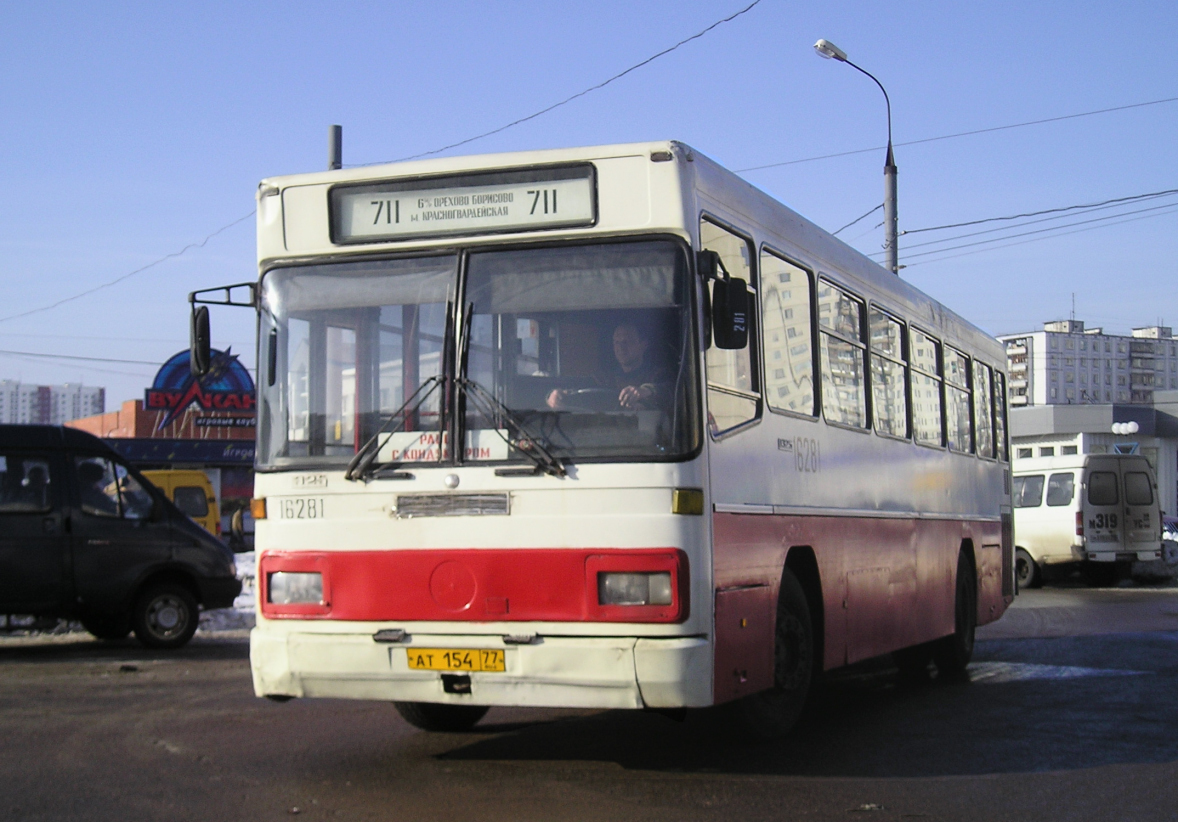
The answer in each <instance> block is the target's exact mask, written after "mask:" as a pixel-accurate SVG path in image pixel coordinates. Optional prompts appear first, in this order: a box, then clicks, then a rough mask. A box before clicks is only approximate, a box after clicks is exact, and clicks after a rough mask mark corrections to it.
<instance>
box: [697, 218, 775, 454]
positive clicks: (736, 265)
mask: <svg viewBox="0 0 1178 822" xmlns="http://www.w3.org/2000/svg"><path fill="white" fill-rule="evenodd" d="M699 244H700V247H701V248H702V249H704V250H707V251H715V252H716V253H717V254H719V255H720V260H721V262H722V263H723V264H724V270H725V271H727V272H728V274H729V275H730V276H732V277H737V278H739V279H742V280H744V281H745V282H746V283H748V286H749V290H750V291H753V292H755V291H756V283H755V281H754V279H753V270H752V262H751V261H752V246H751V244H750V243H749V241H748V240H746V239H744V238H743V237H740V236H738V235H736V234H734V233H733V232H731V231H729V230H727V229H725V228H722V227H720V226H719V225H716V224H715V223H713V222H711V221H709V220H707V219H703V220H701V221H700V224H699ZM705 285H706V287H707V288H709V289H710V288H711V284H710V283H708V284H705ZM750 299H755V298H753V297H751V295H750ZM755 314H756V312H755V311H754V312H752V313H751V314H750V317H752V316H755ZM751 336H752V335H751V334H750V337H751ZM752 357H753V346H751V345H746V346H745V347H744V348H742V349H740V350H735V351H734V350H729V349H722V348H717V347H716V346H715V342H714V341H713V344H712V345H711V347H709V348H708V350H707V353H706V354H705V362H706V364H707V374H708V430H709V431H710V432H711V434H712V435H713V436H716V435H718V434H721V433H723V432H725V431H728V430H730V429H732V428H736V427H737V426H739V425H743V424H744V423H746V422H749V421H750V420H754V419H756V418H757V417H759V416H760V414H761V398H760V394H759V391H760V386H758V385H757V382H758V380H757V372H756V367H755V365H754V363H753V360H752Z"/></svg>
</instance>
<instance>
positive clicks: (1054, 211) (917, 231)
mask: <svg viewBox="0 0 1178 822" xmlns="http://www.w3.org/2000/svg"><path fill="white" fill-rule="evenodd" d="M1169 194H1178V188H1168V189H1166V190H1165V191H1153V192H1150V193H1149V194H1134V195H1132V196H1129V197H1114V198H1113V199H1111V200H1101V201H1100V202H1098V203H1084V204H1081V205H1070V206H1061V207H1060V208H1047V209H1044V210H1043V211H1028V212H1026V213H1025V214H1010V215H1007V216H1005V217H986V218H985V219H982V220H969V221H968V222H964V223H948V224H947V225H934V226H929V227H928V228H913V229H910V230H908V231H902V232H901V233H902V234H920V233H921V232H924V231H941V230H943V229H947V228H964V227H965V226H971V225H981V224H982V223H993V222H998V221H1000V220H1021V219H1023V218H1025V217H1038V216H1039V215H1040V214H1057V213H1060V212H1064V211H1075V210H1077V209H1089V208H1092V209H1095V208H1100V207H1102V206H1107V205H1112V204H1114V203H1128V202H1132V201H1134V200H1147V199H1151V198H1153V197H1164V196H1166V195H1169ZM874 210H875V209H872V211H874ZM867 213H868V214H870V213H871V212H870V211H869V212H867ZM864 216H866V215H864ZM859 219H860V220H861V219H863V218H862V217H860V218H859ZM855 222H858V220H856V221H855ZM839 231H842V229H841V228H840V229H839ZM835 233H836V234H837V233H838V231H836V232H835Z"/></svg>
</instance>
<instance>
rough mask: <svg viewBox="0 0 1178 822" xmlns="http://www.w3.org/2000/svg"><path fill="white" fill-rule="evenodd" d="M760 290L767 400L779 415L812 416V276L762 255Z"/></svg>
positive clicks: (789, 264)
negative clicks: (787, 412) (782, 413)
mask: <svg viewBox="0 0 1178 822" xmlns="http://www.w3.org/2000/svg"><path fill="white" fill-rule="evenodd" d="M760 285H761V351H762V352H763V353H762V356H763V357H764V359H765V398H766V400H767V401H768V403H769V407H770V408H772V409H774V410H777V411H792V412H794V413H796V414H805V415H806V416H809V417H813V416H814V415H815V414H816V413H817V409H816V408H815V398H816V395H815V393H814V347H813V345H812V344H811V340H812V336H811V329H812V322H811V317H810V294H811V291H812V286H811V279H810V272H808V271H806V270H805V269H803V268H799V267H798V266H796V265H794V264H793V263H789V262H786V261H785V260H784V259H782V258H781V257H778V256H777V255H776V254H774V253H772V252H770V251H768V250H762V251H761V282H760Z"/></svg>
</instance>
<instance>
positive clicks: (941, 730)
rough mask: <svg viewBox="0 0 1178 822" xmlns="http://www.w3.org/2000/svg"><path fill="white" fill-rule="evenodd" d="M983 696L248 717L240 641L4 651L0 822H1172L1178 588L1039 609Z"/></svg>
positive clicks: (831, 692)
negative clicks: (785, 726) (781, 725)
mask: <svg viewBox="0 0 1178 822" xmlns="http://www.w3.org/2000/svg"><path fill="white" fill-rule="evenodd" d="M981 637H982V640H981V641H980V642H979V644H978V648H977V653H976V656H975V660H976V661H975V663H974V665H973V666H972V667H971V671H970V681H957V682H944V681H937V680H936V679H935V678H933V679H930V680H928V681H925V682H918V683H910V682H908V683H906V682H901V681H900V680H899V678H898V676H897V674H896V672H895V670H894V669H893V668H891V667H890V666H889V665H888V664H887V662H886V660H876V661H873V662H871V663H866V664H863V665H859V666H856V667H854V668H852V669H849V670H846V671H843V672H840V673H839V674H837V675H835V676H831V677H830V678H829V680H828V681H827V682H826V684H825V685H824V686H823V687H822V689H821V690H820V691H819V693H818V695H817V696H816V698H815V700H814V705H813V707H812V710H811V711H810V714H809V716H808V717H807V718H806V719H805V720H804V722H803V724H802V726H801V727H800V728H799V729H798V730H797V731H796V733H795V734H794V735H793V736H792V737H790V738H789V739H786V740H782V741H779V742H774V743H767V744H756V745H752V744H747V743H744V742H741V741H739V740H735V739H733V738H732V737H731V736H729V734H728V733H727V731H726V725H725V722H724V715H723V711H705V712H699V713H697V714H695V715H692V716H690V717H689V718H688V720H687V721H685V722H682V723H678V722H674V721H672V720H670V719H666V718H664V717H661V716H657V715H647V714H641V713H632V712H622V711H606V712H590V711H538V710H507V709H495V710H492V711H491V712H490V713H489V714H488V716H487V717H486V719H484V720H483V722H482V723H481V724H480V725H479V726H478V727H477V728H476V729H475V731H474V732H472V733H464V734H427V733H423V732H420V731H417V730H416V729H414V728H412V727H410V726H408V725H407V724H406V723H405V722H404V721H402V720H401V719H400V717H399V716H398V715H397V713H396V711H395V710H394V709H393V708H392V706H391V705H385V704H380V703H364V702H346V701H336V700H296V701H293V702H289V703H286V704H277V703H272V702H268V701H266V700H259V699H255V698H254V696H253V694H252V690H251V688H250V680H249V670H248V646H247V644H246V639H245V634H244V632H236V633H220V634H207V635H203V634H198V635H197V638H196V639H195V640H194V641H193V642H192V643H191V644H190V645H189V646H188V647H187V648H185V649H183V650H181V651H180V652H178V653H175V652H174V653H157V652H148V651H145V650H143V649H142V648H140V647H139V646H137V645H136V644H134V643H133V642H126V643H123V644H117V645H110V644H103V643H99V642H95V641H91V640H88V639H86V638H85V637H84V636H83V635H67V636H58V637H39V638H23V639H18V638H9V639H0V705H3V709H2V711H0V820H189V819H191V820H202V822H203V821H204V820H218V821H220V820H238V819H240V820H267V819H291V818H293V817H298V818H305V819H340V820H346V819H380V820H487V822H490V821H491V820H561V822H566V821H567V822H572V821H573V820H696V819H701V820H704V819H706V820H713V819H715V820H721V819H723V820H761V819H766V820H769V819H772V820H783V819H788V820H794V819H796V820H836V819H837V820H848V819H850V820H856V819H862V820H869V821H870V822H876V821H877V820H878V821H879V822H882V821H883V820H899V819H912V820H1024V819H1025V820H1064V819H1067V820H1072V819H1084V820H1088V819H1092V820H1097V819H1099V820H1106V819H1116V820H1139V819H1140V820H1153V819H1157V820H1163V819H1164V820H1173V819H1175V818H1178V588H1173V587H1170V588H1118V589H1109V590H1087V589H1083V588H1054V589H1050V588H1049V589H1045V590H1042V591H1031V592H1026V593H1024V594H1023V595H1021V596H1020V598H1019V599H1018V600H1017V603H1016V607H1015V608H1014V609H1012V611H1011V612H1009V613H1008V615H1007V616H1006V617H1004V618H1003V620H1002V621H1000V622H999V623H996V624H995V625H994V626H990V627H988V628H986V629H984V630H983V631H982V632H981Z"/></svg>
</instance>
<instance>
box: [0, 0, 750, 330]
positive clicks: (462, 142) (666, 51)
mask: <svg viewBox="0 0 1178 822" xmlns="http://www.w3.org/2000/svg"><path fill="white" fill-rule="evenodd" d="M760 3H761V0H753V2H751V3H749V4H748V5H747V6H745V7H744V8H743V9H741V10H739V11H737V12H735V13H733V14H730V15H728V16H727V17H724V18H722V19H720V20H717V21H716V22H714V23H712V24H711V25H710V26H708V27H707V28H704V29H702V30H700V31H698V32H696V33H695V34H693V35H691V36H690V37H686V38H684V39H682V40H680V41H679V42H678V43H676V44H675V45H673V46H670V47H669V48H665V49H663V50H662V51H660V52H658V53H657V54H653V55H651V56H650V57H648V58H646V59H645V60H643V61H641V62H639V63H635V64H634V65H632V66H630V67H629V68H628V69H626V70H625V71H621V72H619V73H617V74H615V75H614V76H613V77H610V78H609V79H607V80H603V81H602V82H600V83H598V84H597V85H594V86H590V87H589V88H587V89H584V90H582V91H579V92H577V93H576V94H573V95H571V96H569V97H566V98H565V99H564V100H561V101H560V102H558V103H553V104H552V105H550V106H548V107H547V108H544V109H541V110H540V111H537V112H535V113H534V114H529V115H528V116H527V117H521V118H519V119H518V120H514V121H512V122H510V123H508V124H507V125H504V126H500V127H499V128H495V129H492V130H491V131H487V132H484V133H482V134H478V135H475V136H474V137H468V138H466V139H465V140H460V141H458V142H457V143H451V144H450V145H447V146H442V147H441V148H437V149H434V150H432V151H426V152H423V153H421V154H415V155H413V156H411V157H405V158H402V160H395V161H393V162H402V161H403V160H415V159H417V158H419V157H427V156H430V155H432V154H440V153H442V152H443V151H448V150H450V149H452V148H458V147H459V146H464V145H466V144H467V143H473V142H474V141H476V140H481V139H482V138H484V137H490V136H491V135H492V134H498V133H500V132H502V131H506V130H507V129H509V128H511V127H513V126H517V125H519V124H521V123H526V122H528V121H529V120H534V119H536V118H537V117H540V116H542V115H544V114H547V113H548V112H550V111H553V110H555V109H558V108H560V107H561V106H563V105H566V104H568V103H571V102H572V101H573V100H576V99H578V98H579V97H584V96H585V95H587V94H590V93H591V92H594V91H597V90H598V89H601V88H604V87H605V86H608V85H609V84H610V83H612V82H614V81H615V80H620V79H621V78H623V77H625V76H626V75H627V74H630V73H631V72H633V71H637V70H638V69H640V68H642V67H643V66H646V65H648V64H650V63H652V62H654V61H655V60H657V59H659V58H660V57H663V56H665V55H667V54H670V53H671V52H673V51H675V50H676V49H678V48H680V47H681V46H684V45H686V44H688V43H690V42H691V41H692V40H698V39H699V38H701V37H703V36H704V35H705V34H707V33H708V32H710V31H712V30H713V29H715V28H716V27H718V26H721V25H723V24H724V23H729V22H731V21H733V20H735V19H736V18H737V17H740V16H741V15H743V14H747V13H748V12H750V11H752V10H753V8H755V7H756V6H757V5H759V4H760ZM363 165H377V164H376V163H364V164H363ZM255 213H256V212H255V211H251V212H250V213H249V214H246V215H244V216H243V217H239V218H238V219H236V220H234V221H233V222H231V223H227V224H225V225H223V226H221V227H220V228H218V229H217V230H216V231H214V232H213V233H211V234H209V235H208V236H207V237H205V238H204V239H203V240H201V241H200V242H199V243H191V244H189V245H186V246H185V247H184V248H182V249H180V250H179V251H175V252H173V253H171V254H165V255H164V256H163V257H160V258H159V259H156V260H153V261H151V262H150V263H148V264H147V265H145V266H141V267H140V268H137V269H135V270H134V271H130V272H128V273H126V274H124V275H122V276H121V277H117V278H115V279H113V280H111V281H109V282H106V283H103V284H102V285H98V286H95V287H94V288H90V289H87V290H86V291H82V292H80V293H78V294H74V295H72V296H70V297H65V298H63V299H60V300H58V301H57V302H54V303H50V304H49V305H43V306H40V307H39V308H33V309H30V310H28V311H23V312H20V313H19V314H10V315H9V316H7V317H0V323H2V322H8V321H9V320H17V319H20V318H21V317H28V316H30V315H32V314H38V313H41V312H43V311H50V310H52V309H54V308H57V307H58V306H61V305H65V304H66V303H68V302H72V301H74V300H78V299H81V298H82V297H88V296H89V295H91V294H93V293H95V292H97V291H101V290H103V289H105V288H110V287H111V286H114V285H118V284H119V283H121V282H123V281H124V280H127V279H130V278H131V277H134V276H135V275H136V274H140V273H142V272H144V271H146V270H147V269H149V268H152V267H153V266H156V265H159V264H160V263H162V262H165V261H166V260H169V259H172V258H173V257H179V256H180V255H181V254H184V253H185V252H187V251H189V250H190V249H193V248H202V247H204V245H205V243H207V242H208V241H209V240H211V239H212V238H213V237H216V236H217V235H218V234H220V233H221V232H222V231H225V230H226V229H229V228H232V227H233V226H235V225H237V224H238V223H240V222H243V221H245V220H248V219H249V218H250V217H252V216H254V214H255Z"/></svg>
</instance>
